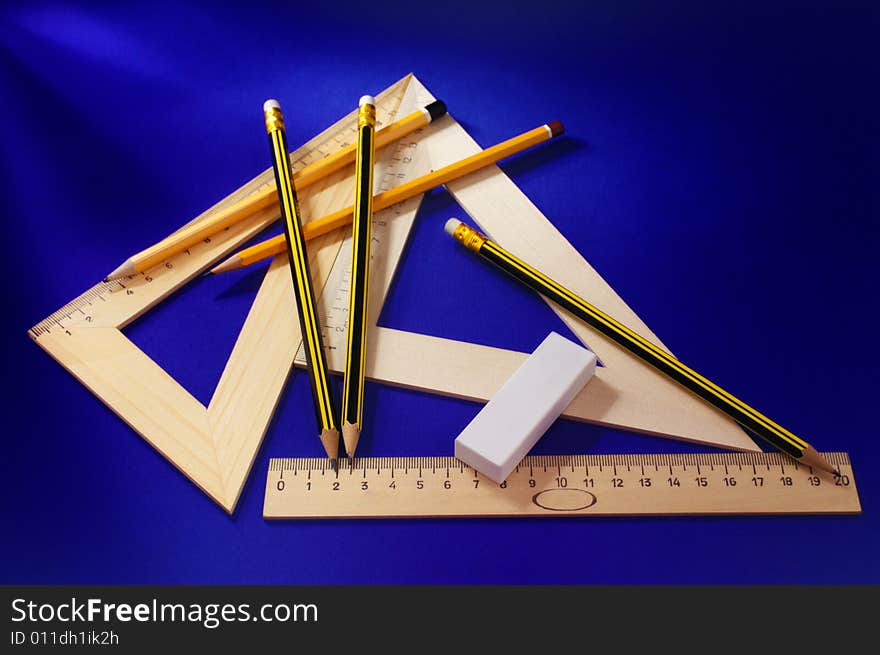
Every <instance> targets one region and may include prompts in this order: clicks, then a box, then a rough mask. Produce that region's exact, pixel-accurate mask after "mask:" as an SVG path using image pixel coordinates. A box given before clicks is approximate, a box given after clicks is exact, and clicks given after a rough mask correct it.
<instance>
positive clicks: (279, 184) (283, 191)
mask: <svg viewBox="0 0 880 655" xmlns="http://www.w3.org/2000/svg"><path fill="white" fill-rule="evenodd" d="M263 113H264V114H265V116H266V132H267V133H268V134H269V144H270V145H271V146H272V167H273V168H274V169H275V186H276V188H277V190H278V203H279V204H280V205H281V221H282V223H284V239H285V242H286V244H287V256H288V259H289V261H290V275H291V277H292V278H293V292H294V297H295V298H296V307H297V309H298V310H299V311H298V314H299V325H300V328H301V329H302V338H303V346H304V348H303V349H304V350H305V355H306V367H307V369H308V372H309V381H310V382H311V386H312V399H313V400H314V403H315V416H316V418H317V421H318V429H319V430H320V439H321V443H322V444H324V449H325V450H326V451H327V457H329V458H330V459H332V460H333V461H334V462H335V461H336V458H337V456H338V455H339V430H338V429H337V427H336V418H335V416H334V412H333V399H332V398H331V395H330V375H329V371H328V368H327V357H326V354H325V353H324V344H323V343H322V342H321V330H320V327H319V325H318V306H317V302H316V298H315V292H314V289H313V288H312V278H311V275H310V274H309V258H308V254H307V253H306V244H305V239H304V238H303V233H302V222H301V221H300V217H299V207H298V205H297V202H296V190H295V189H294V188H293V182H292V180H291V175H290V158H289V157H288V156H287V152H288V151H287V136H286V134H285V131H284V115H283V114H282V113H281V105H279V104H278V101H277V100H267V101H266V103H265V104H264V105H263Z"/></svg>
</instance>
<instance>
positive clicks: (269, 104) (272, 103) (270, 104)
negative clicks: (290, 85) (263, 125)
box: [263, 98, 281, 112]
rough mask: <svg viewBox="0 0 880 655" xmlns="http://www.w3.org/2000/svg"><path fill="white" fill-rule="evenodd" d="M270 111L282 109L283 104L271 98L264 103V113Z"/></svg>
mask: <svg viewBox="0 0 880 655" xmlns="http://www.w3.org/2000/svg"><path fill="white" fill-rule="evenodd" d="M270 109H281V103H280V102H278V101H277V100H275V99H274V98H269V99H268V100H267V101H266V102H264V103H263V112H267V111H269V110H270Z"/></svg>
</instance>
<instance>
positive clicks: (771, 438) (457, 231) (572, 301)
mask: <svg viewBox="0 0 880 655" xmlns="http://www.w3.org/2000/svg"><path fill="white" fill-rule="evenodd" d="M446 232H447V233H449V234H450V235H451V236H452V237H453V238H454V239H455V240H456V241H459V242H460V243H462V244H463V245H464V246H465V247H466V248H467V249H468V250H471V251H473V252H475V253H477V254H478V255H480V256H481V257H483V258H484V259H486V260H487V261H489V262H491V263H492V264H494V265H495V266H497V267H498V268H500V269H501V270H502V271H504V272H505V273H507V274H508V275H511V276H512V277H514V278H516V279H517V280H519V281H520V282H522V283H523V284H525V285H526V286H527V287H529V288H530V289H533V290H534V291H537V292H538V293H540V294H541V295H543V296H546V297H547V298H549V299H550V300H552V301H553V302H555V303H556V304H558V305H559V306H560V307H562V308H563V309H567V310H568V311H569V312H571V313H572V314H574V315H575V316H577V317H578V318H579V319H581V320H582V321H584V322H585V323H586V324H587V325H590V326H591V327H593V328H595V329H596V330H598V331H599V332H601V333H602V334H604V335H605V336H606V337H609V338H610V339H612V340H614V341H615V342H616V343H617V344H619V345H621V346H623V347H624V348H626V349H627V350H629V351H630V352H631V353H633V354H634V355H636V356H637V357H639V358H640V359H641V360H643V361H644V362H646V363H648V364H650V365H651V366H653V367H654V368H656V369H657V370H659V371H661V372H662V373H665V374H666V375H668V376H669V377H671V378H672V379H673V380H675V381H676V382H678V383H679V384H681V385H682V386H683V387H685V388H686V389H688V390H689V391H691V392H692V393H694V394H696V395H697V396H699V397H700V398H702V399H703V400H705V401H707V402H709V403H711V404H712V405H714V406H715V407H717V408H718V409H720V410H721V411H722V412H724V413H725V414H727V415H728V416H730V417H731V418H732V419H733V420H735V421H736V422H737V423H739V424H740V425H741V426H743V427H744V428H745V429H746V430H747V431H749V432H751V433H753V434H756V435H758V436H759V437H761V438H762V439H765V440H766V441H768V442H769V443H771V444H772V445H773V446H775V447H776V448H778V449H779V450H781V451H782V452H784V453H786V454H787V455H790V456H791V457H794V458H795V459H796V460H798V461H800V462H801V463H802V464H805V465H806V466H811V467H814V468H817V469H821V470H824V471H827V472H829V473H834V474H837V470H836V469H835V468H834V467H833V466H832V465H831V464H829V463H828V461H827V460H825V458H824V457H822V455H820V454H819V453H818V452H817V451H816V449H815V448H813V447H812V446H810V444H808V443H807V442H806V441H804V440H803V439H800V438H798V437H796V436H795V435H793V434H792V433H791V432H789V431H788V430H786V429H785V428H783V427H782V426H781V425H779V424H777V423H775V422H773V421H771V420H770V419H769V418H767V417H766V416H764V415H763V414H761V413H760V412H759V411H757V410H756V409H754V408H752V407H749V406H748V405H747V404H745V403H744V402H743V401H741V400H739V399H738V398H736V397H734V396H733V395H731V394H729V393H728V392H726V391H725V390H724V389H722V388H721V387H719V386H718V385H716V384H715V383H714V382H711V381H710V380H707V379H706V378H704V377H703V376H702V375H700V374H699V373H697V372H696V371H694V370H693V369H691V368H689V367H688V366H685V365H684V364H682V363H681V362H680V361H678V359H676V358H675V357H673V356H672V355H670V354H669V353H667V352H666V351H665V350H663V349H661V348H658V347H657V346H655V345H654V344H653V343H651V342H650V341H648V340H647V339H645V338H644V337H641V336H639V335H638V334H636V333H635V332H633V331H632V330H630V329H629V328H628V327H626V326H625V325H623V324H622V323H619V322H617V321H616V320H614V319H613V318H611V317H610V316H609V315H608V314H606V313H604V312H603V311H601V310H599V309H597V308H596V307H594V306H593V305H591V304H590V303H588V302H587V301H586V300H584V299H583V298H580V297H579V296H577V295H576V294H574V293H572V292H571V291H569V290H568V289H566V288H565V287H563V286H562V285H561V284H559V283H558V282H555V281H554V280H552V279H551V278H549V277H547V276H546V275H544V274H543V273H541V272H540V271H538V270H536V269H535V268H532V267H531V266H529V265H528V264H526V263H525V262H524V261H522V260H521V259H518V258H517V257H516V256H514V255H512V254H511V253H509V252H508V251H506V250H505V249H504V248H502V247H501V246H499V245H498V244H496V243H494V242H492V241H491V240H490V239H489V238H488V237H486V236H485V235H484V234H481V233H480V232H478V231H477V230H475V229H473V228H472V227H470V226H468V225H465V224H464V223H462V222H461V221H459V220H458V219H455V218H451V219H449V220H448V221H447V222H446Z"/></svg>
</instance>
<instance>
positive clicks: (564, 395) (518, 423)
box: [455, 332, 596, 484]
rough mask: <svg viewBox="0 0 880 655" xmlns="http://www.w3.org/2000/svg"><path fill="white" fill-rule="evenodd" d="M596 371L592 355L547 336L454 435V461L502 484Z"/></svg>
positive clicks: (587, 351) (559, 339)
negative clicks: (462, 428)
mask: <svg viewBox="0 0 880 655" xmlns="http://www.w3.org/2000/svg"><path fill="white" fill-rule="evenodd" d="M595 370H596V355H594V354H593V353H591V352H590V351H589V350H587V349H586V348H582V347H581V346H578V345H576V344H574V343H572V342H571V341H569V340H568V339H566V338H565V337H562V336H560V335H558V334H556V333H555V332H551V333H550V334H549V335H547V338H546V339H544V341H543V342H541V345H540V346H538V347H537V349H536V350H535V352H533V353H532V354H531V355H529V356H528V358H526V361H524V362H523V363H522V365H521V366H520V367H519V368H518V369H517V370H516V373H514V374H513V375H512V376H511V378H510V379H509V380H508V381H507V382H505V383H504V386H502V387H501V389H499V390H498V392H497V393H496V394H495V395H494V396H492V398H491V400H489V402H488V403H486V406H485V407H483V409H482V410H480V413H479V414H477V415H476V416H475V417H474V420H473V421H471V422H470V423H469V424H468V426H467V427H466V428H465V429H464V431H463V432H462V433H461V434H460V435H458V438H457V439H456V440H455V456H456V457H458V458H459V459H460V460H462V461H463V462H464V463H465V464H468V465H469V466H472V467H473V468H474V469H476V470H477V471H479V472H480V473H482V474H483V475H485V476H486V477H488V478H490V479H492V480H494V481H495V482H498V483H499V484H500V483H502V482H504V479H505V478H507V476H508V475H510V472H511V471H512V470H513V469H514V468H516V465H517V464H519V462H520V461H521V460H522V458H523V457H525V456H526V454H527V453H528V452H529V450H531V448H532V446H534V445H535V443H537V441H538V439H540V438H541V437H542V436H543V434H544V433H545V432H546V431H547V430H548V428H549V427H550V426H551V425H552V424H553V421H555V420H556V419H557V418H558V417H559V415H560V414H561V413H562V410H564V409H565V408H566V407H567V406H568V404H569V403H570V402H571V401H572V399H573V398H574V397H575V396H576V395H577V394H578V392H580V390H581V389H583V387H584V385H585V384H586V383H587V382H589V380H590V378H591V377H593V372H594V371H595Z"/></svg>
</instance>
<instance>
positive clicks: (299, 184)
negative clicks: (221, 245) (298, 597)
mask: <svg viewBox="0 0 880 655" xmlns="http://www.w3.org/2000/svg"><path fill="white" fill-rule="evenodd" d="M444 114H446V105H445V104H444V102H443V101H442V100H435V101H434V102H432V103H430V104H428V105H425V106H424V107H422V108H421V109H418V110H416V111H414V112H412V113H411V114H408V115H407V116H404V117H403V118H401V119H400V120H399V121H395V122H394V123H392V124H391V125H388V126H387V127H384V128H382V129H381V130H379V131H378V132H376V148H382V147H384V146H386V145H388V144H389V143H392V142H393V141H396V140H397V139H399V138H401V137H402V136H405V135H407V134H410V133H412V132H414V131H415V130H417V129H419V128H421V127H424V126H425V125H428V124H429V123H430V122H431V121H434V120H436V119H438V118H440V117H441V116H443V115H444ZM355 150H356V144H351V145H348V146H346V147H344V148H342V149H341V150H338V151H336V152H334V153H333V154H330V155H328V156H326V157H324V158H323V159H319V160H318V161H316V162H314V163H312V164H309V165H308V166H306V167H305V168H304V169H302V170H301V171H300V172H299V173H294V175H293V184H294V187H295V188H297V189H299V190H302V189H305V188H306V187H307V186H310V185H312V184H314V183H315V182H317V181H318V180H322V179H324V178H325V177H327V176H328V175H330V174H331V173H335V172H336V171H338V170H339V169H340V168H343V167H345V166H347V165H348V164H351V163H352V162H353V161H354V159H355ZM276 202H278V196H277V194H276V188H275V185H274V184H270V185H269V186H268V187H266V188H264V189H260V190H258V191H255V192H254V193H252V194H250V195H248V196H246V197H244V198H242V199H241V200H239V201H238V202H235V203H233V204H231V205H229V206H228V207H224V208H223V209H218V210H217V211H216V212H214V213H213V214H211V215H210V216H207V217H205V218H204V219H203V220H201V221H199V222H198V223H196V224H194V225H190V226H188V227H185V228H183V229H181V230H178V231H177V232H175V233H174V234H172V235H170V236H169V237H167V238H165V239H162V241H160V242H159V243H156V244H154V245H152V246H150V247H149V248H147V249H146V250H142V251H141V252H139V253H137V254H136V255H132V256H131V257H129V258H128V259H127V260H125V262H123V263H122V265H121V266H119V267H118V268H116V270H114V271H113V272H112V273H110V275H108V276H107V278H106V280H107V281H109V280H118V279H120V278H124V277H129V276H131V275H137V274H138V273H143V272H144V271H147V270H149V269H151V268H153V267H154V266H157V265H159V264H161V263H162V262H164V261H165V260H167V259H168V258H169V257H172V256H173V255H176V254H178V253H181V252H183V251H184V250H186V249H187V248H190V247H192V246H194V245H196V244H197V243H200V242H202V241H203V240H204V239H206V238H209V237H210V236H212V235H214V234H217V233H218V232H221V231H223V230H225V229H226V228H227V227H230V226H232V225H235V224H236V223H238V222H240V221H243V220H245V219H247V218H250V217H251V216H253V215H254V214H256V213H257V212H258V211H260V210H261V209H265V208H266V207H269V206H271V205H273V204H275V203H276ZM282 249H283V248H282Z"/></svg>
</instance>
